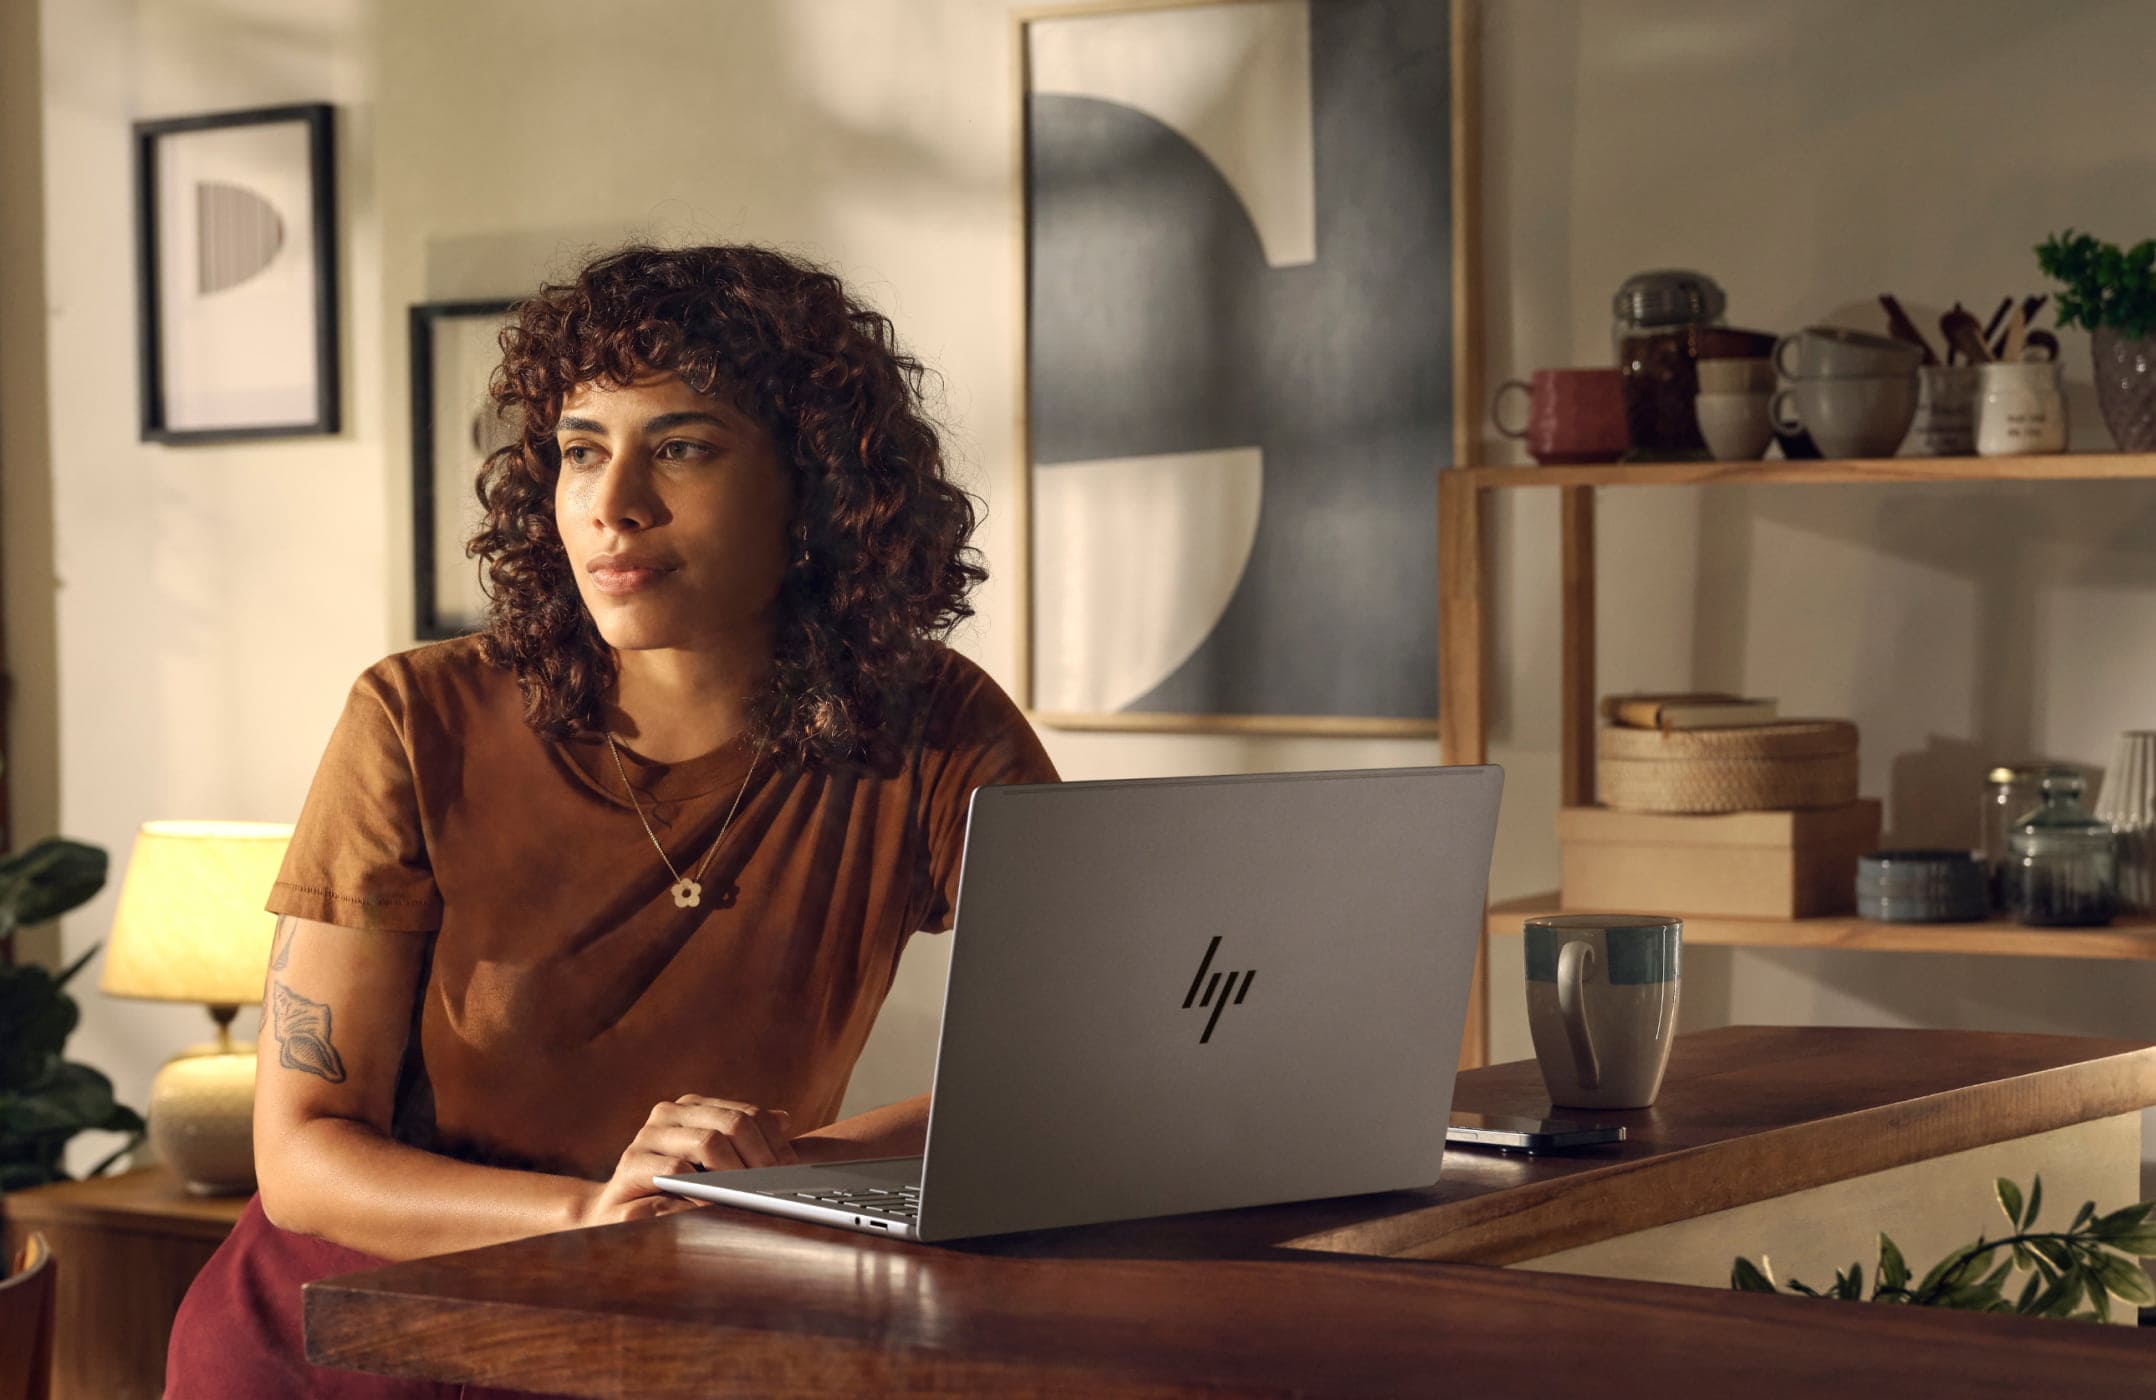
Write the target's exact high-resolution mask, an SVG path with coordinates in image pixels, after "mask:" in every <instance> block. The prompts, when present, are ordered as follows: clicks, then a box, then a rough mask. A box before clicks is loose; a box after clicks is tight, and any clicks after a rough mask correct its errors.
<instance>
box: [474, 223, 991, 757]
mask: <svg viewBox="0 0 2156 1400" xmlns="http://www.w3.org/2000/svg"><path fill="white" fill-rule="evenodd" d="M514 315H515V319H514V321H513V323H512V324H511V325H509V326H508V327H506V328H505V329H504V330H503V331H502V336H501V346H502V363H501V366H500V368H498V369H497V370H496V371H495V372H494V376H493V380H492V383H491V384H490V386H489V388H490V393H491V396H492V399H493V402H494V406H495V409H496V411H497V412H499V413H500V414H501V415H502V416H503V420H504V421H505V422H507V423H510V424H514V425H516V431H515V438H514V441H512V442H511V443H510V444H509V445H508V446H505V447H503V448H500V449H499V450H497V451H495V452H494V453H493V454H492V455H490V456H489V457H488V458H487V461H486V464H485V466H484V467H483V468H482V469H481V472H480V475H479V484H478V489H479V501H480V504H481V505H482V506H483V507H484V510H485V518H484V520H483V522H482V523H481V525H480V526H479V528H478V530H477V531H476V532H475V533H474V535H473V536H472V539H471V541H470V543H469V545H468V546H467V552H468V553H470V554H472V555H474V556H476V557H478V558H480V559H483V560H484V561H485V564H484V567H485V571H486V575H487V578H488V581H489V585H490V586H489V588H488V595H489V602H488V606H487V625H486V632H485V635H484V637H483V638H482V641H481V649H482V651H483V653H484V655H485V656H486V658H487V660H489V661H490V662H492V663H494V664H495V665H500V666H509V667H512V668H514V669H515V671H516V675H517V683H518V685H519V687H520V688H521V689H522V691H523V694H524V717H525V721H526V723H528V724H530V725H531V727H532V728H533V729H535V730H537V731H538V732H540V733H542V734H546V735H549V736H551V737H555V738H563V737H567V736H570V735H574V734H591V733H595V732H598V731H599V730H601V729H602V728H603V722H602V720H601V717H600V700H601V697H602V696H603V695H604V694H605V692H606V690H607V688H608V687H609V686H610V685H611V684H612V683H613V680H614V676H615V661H614V653H613V650H612V648H610V647H609V646H608V645H607V644H606V642H605V641H604V640H603V639H602V638H601V637H600V635H599V631H598V628H597V626H596V625H595V624H594V623H593V621H592V618H591V615H590V613H589V612H587V611H586V610H585V607H584V604H583V600H582V599H581V598H580V597H579V596H578V594H577V587H576V580H575V578H574V576H573V575H572V573H571V571H570V567H569V561H568V556H567V554H566V553H565V552H564V550H563V547H562V542H561V536H560V534H559V532H558V530H557V529H556V526H555V520H554V486H555V480H556V478H557V476H558V475H559V473H560V470H561V454H560V449H559V448H558V447H557V446H556V445H555V442H554V430H555V426H556V424H557V423H558V421H559V419H560V417H561V411H562V404H563V402H564V400H565V399H566V398H567V397H568V396H569V394H570V393H571V392H572V391H573V390H575V389H576V387H577V386H579V385H582V384H589V383H595V382H606V383H611V384H626V383H628V382H629V381H630V380H632V379H634V378H636V377H637V376H638V375H640V374H644V373H648V372H651V371H658V372H661V373H672V374H676V375H679V376H680V377H681V379H682V381H683V382H684V383H686V384H687V385H688V386H689V387H690V388H692V389H694V390H696V391H697V392H698V393H701V394H708V395H711V396H713V397H718V398H724V399H727V400H729V401H730V402H732V403H734V404H735V405H736V406H738V407H739V408H740V409H741V410H742V411H743V412H745V413H748V414H750V415H751V416H752V417H754V418H756V419H757V420H758V421H759V422H761V423H763V424H764V425H765V427H766V428H768V429H769V430H770V432H771V434H772V438H773V440H774V441H775V442H776V443H777V445H778V449H779V457H780V461H781V462H782V463H783V464H784V465H785V467H786V469H787V470H788V472H789V473H790V475H791V479H792V483H793V487H794V495H793V499H794V502H795V506H794V518H793V521H792V525H791V539H792V544H793V555H794V562H793V564H792V566H791V567H790V568H789V570H788V572H787V575H786V578H785V580H784V582H783V583H782V585H781V587H780V594H779V601H778V616H777V618H776V624H777V625H776V629H775V631H776V648H775V655H774V658H773V662H774V664H773V666H772V669H771V673H770V680H769V683H768V684H767V685H766V686H765V688H764V689H763V691H762V692H761V693H760V694H758V695H756V696H754V697H751V701H750V707H749V726H750V738H751V739H752V740H753V741H754V742H757V743H760V744H761V745H762V746H763V747H764V749H765V751H766V752H768V753H771V754H773V755H774V756H776V757H777V758H779V759H780V760H781V761H786V760H791V761H792V762H794V763H797V764H801V765H804V766H805V765H809V764H818V763H821V764H831V763H840V762H866V763H870V764H876V763H879V762H881V761H887V760H888V759H889V757H890V756H891V755H892V753H893V752H894V751H895V745H896V744H897V743H898V741H899V740H900V738H901V736H902V735H903V734H904V732H905V731H906V728H907V726H908V725H909V724H910V723H911V721H912V719H913V717H914V715H915V703H914V702H915V700H916V698H917V697H918V696H919V693H920V691H921V688H922V686H923V684H924V682H925V680H926V678H927V674H928V670H929V668H930V667H931V665H932V663H933V657H934V652H935V644H936V643H937V642H939V641H940V640H942V639H943V638H944V637H947V636H948V635H949V633H950V631H951V629H952V628H953V627H956V626H957V625H958V624H959V623H960V622H962V621H963V620H965V619H966V618H967V617H970V616H972V613H973V609H972V608H971V607H970V606H969V605H968V604H967V602H966V595H967V594H968V593H969V592H971V591H972V589H973V588H974V587H975V586H977V585H978V584H979V583H980V582H981V581H982V580H983V579H985V578H986V577H987V576H988V575H987V571H986V570H985V569H984V568H982V567H981V563H980V556H979V554H978V553H977V552H976V551H975V550H973V549H972V548H970V547H969V545H968V544H967V541H968V540H969V539H970V538H971V536H972V533H973V529H974V525H975V523H976V518H977V517H976V513H975V502H974V499H973V498H972V497H971V496H970V495H968V494H967V493H966V492H965V491H963V490H961V489H960V488H959V487H958V486H956V485H954V484H953V483H952V482H951V481H949V480H948V479H946V476H945V463H944V457H943V447H942V443H941V442H940V440H939V439H938V437H937V434H936V430H935V428H934V427H933V426H932V425H931V424H930V422H929V420H928V417H927V413H926V411H925V409H924V407H923V404H922V395H921V385H922V380H923V378H924V376H925V371H924V370H923V368H922V366H921V364H920V362H919V361H918V360H916V359H914V358H913V357H912V356H910V355H908V354H906V353H905V352H903V351H902V350H900V349H899V348H898V343H897V336H896V333H895V332H894V331H893V329H892V327H891V322H890V320H889V319H888V318H887V317H885V316H884V315H882V314H881V313H880V312H877V311H875V310H873V309H872V308H870V307H867V306H865V305H863V304H861V303H860V302H857V301H855V300H854V299H853V298H851V297H849V296H848V295H847V293H846V289H845V287H844V286H842V285H841V284H840V282H839V279H838V278H837V277H835V276H833V275H832V274H831V273H829V272H827V271H825V270H824V269H822V268H819V267H816V266H813V265H811V264H809V263H806V262H803V261H801V260H800V259H797V258H795V257H792V256H790V255H788V254H785V253H781V252H777V251H775V250H772V249H769V248H759V247H752V246H727V247H707V248H671V249H660V248H654V247H648V246H643V245H637V246H631V247H627V248H622V249H619V250H617V251H615V252H612V253H609V254H607V255H605V256H603V257H601V258H599V259H597V260H596V261H594V262H592V263H590V264H589V265H588V266H586V267H585V268H584V269H583V271H581V272H580V273H578V274H577V277H576V280H575V281H573V282H570V283H566V284H549V285H547V286H544V287H542V288H540V290H539V291H538V293H537V294H536V295H534V296H532V297H530V298H529V299H527V300H525V301H523V302H522V303H520V304H519V305H518V307H517V308H516V311H515V313H514Z"/></svg>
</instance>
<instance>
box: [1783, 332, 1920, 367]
mask: <svg viewBox="0 0 2156 1400" xmlns="http://www.w3.org/2000/svg"><path fill="white" fill-rule="evenodd" d="M1792 351H1793V352H1795V354H1796V363H1795V364H1791V363H1790V360H1789V357H1790V354H1791V352H1792ZM1923 362H1924V350H1923V347H1922V346H1919V345H1913V344H1911V343H1910V342H1908V341H1906V340H1894V339H1891V338H1889V337H1887V336H1883V335H1871V334H1868V333H1866V332H1864V331H1852V330H1846V329H1844V328H1843V327H1841V326H1807V327H1805V328H1804V329H1803V330H1801V331H1798V332H1797V333H1796V334H1795V335H1785V336H1783V337H1782V338H1781V339H1780V340H1777V341H1776V342H1774V367H1775V368H1776V369H1778V370H1780V371H1781V372H1782V377H1783V378H1784V379H1876V378H1878V377H1880V376H1882V375H1889V374H1914V373H1915V372H1916V367H1917V366H1918V365H1920V364H1922V363H1923Z"/></svg>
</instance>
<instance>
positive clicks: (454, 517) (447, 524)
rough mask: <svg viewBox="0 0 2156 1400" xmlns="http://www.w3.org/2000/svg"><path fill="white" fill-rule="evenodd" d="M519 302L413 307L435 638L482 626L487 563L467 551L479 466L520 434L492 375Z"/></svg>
mask: <svg viewBox="0 0 2156 1400" xmlns="http://www.w3.org/2000/svg"><path fill="white" fill-rule="evenodd" d="M515 306H516V303H515V302H511V301H435V302H423V303H421V304H420V305H417V306H414V307H413V308H412V311H411V334H412V599H413V604H414V616H413V632H414V635H416V636H417V637H418V638H419V640H421V641H426V642H432V641H440V640H442V639H443V638H445V637H457V636H462V635H464V634H465V633H467V632H474V631H477V630H478V629H479V626H480V623H481V620H482V618H483V617H484V616H485V613H486V601H487V600H486V594H485V592H484V591H483V590H482V589H481V587H480V582H479V562H478V561H477V560H475V559H472V558H470V557H469V556H467V555H466V554H465V552H464V545H465V542H466V541H467V540H469V539H471V537H472V532H473V531H474V530H475V529H476V528H478V525H479V496H478V492H477V490H476V484H477V482H478V480H479V469H480V468H481V467H482V466H484V465H485V464H486V460H487V458H488V457H490V456H492V455H493V453H494V451H495V450H496V449H497V448H501V447H505V446H507V445H508V444H509V443H510V442H511V441H513V440H514V438H515V435H516V429H515V427H514V425H512V424H510V423H506V422H504V421H503V420H502V419H501V418H500V417H499V416H498V415H496V413H495V412H494V405H493V402H492V401H491V400H490V399H489V398H488V397H487V381H488V380H489V379H490V378H491V377H492V376H493V374H494V369H495V366H497V365H499V364H500V363H501V361H502V351H501V333H502V327H504V326H506V325H507V324H508V323H509V320H510V317H511V314H512V312H513V311H514V309H515Z"/></svg>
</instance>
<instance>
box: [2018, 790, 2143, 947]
mask: <svg viewBox="0 0 2156 1400" xmlns="http://www.w3.org/2000/svg"><path fill="white" fill-rule="evenodd" d="M2039 787H2040V791H2041V795H2042V805H2041V806H2039V807H2038V808H2037V809H2036V810H2035V811H2033V812H2030V813H2028V814H2027V815H2026V816H2025V817H2023V818H2022V819H2020V820H2019V821H2017V822H2015V823H2014V825H2013V828H2012V829H2011V830H2010V831H2009V832H2008V834H2007V852H2008V858H2007V881H2006V883H2007V890H2008V898H2009V901H2010V907H2011V909H2012V912H2013V915H2014V917H2015V919H2017V920H2019V921H2020V922H2021V923H2024V924H2031V925H2035V926H2037V927H2039V928H2063V927H2085V926H2088V925H2092V924H2108V923H2110V922H2111V920H2112V919H2113V918H2115V917H2116V916H2117V914H2118V910H2119V876H2118V841H2117V838H2116V837H2115V836H2114V835H2113V834H2112V831H2111V824H2110V823H2109V822H2106V821H2102V820H2100V819H2099V818H2097V817H2096V816H2094V815H2092V814H2091V813H2090V812H2089V810H2088V809H2087V808H2086V807H2083V806H2082V805H2081V792H2082V781H2081V775H2080V774H2079V773H2077V772H2074V771H2072V770H2065V771H2063V772H2060V771H2054V772H2052V773H2049V774H2047V775H2046V776H2045V777H2044V779H2043V780H2042V782H2041V784H2040V785H2039Z"/></svg>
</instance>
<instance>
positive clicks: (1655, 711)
mask: <svg viewBox="0 0 2156 1400" xmlns="http://www.w3.org/2000/svg"><path fill="white" fill-rule="evenodd" d="M1779 717H1780V711H1779V710H1778V709H1777V707H1776V705H1775V702H1774V701H1772V700H1761V699H1757V698H1754V697H1751V696H1744V695H1725V694H1722V693H1720V692H1718V691H1689V692H1682V693H1673V694H1668V695H1611V696H1607V697H1605V698H1604V699H1603V701H1602V718H1604V719H1606V720H1608V721H1609V722H1610V723H1611V724H1621V725H1623V726H1624V727H1626V728H1627V729H1661V730H1670V729H1737V728H1741V727H1743V726H1745V725H1750V724H1772V723H1774V722H1775V720H1776V719H1778V718H1779Z"/></svg>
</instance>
